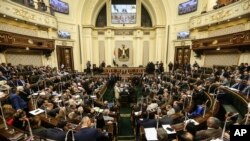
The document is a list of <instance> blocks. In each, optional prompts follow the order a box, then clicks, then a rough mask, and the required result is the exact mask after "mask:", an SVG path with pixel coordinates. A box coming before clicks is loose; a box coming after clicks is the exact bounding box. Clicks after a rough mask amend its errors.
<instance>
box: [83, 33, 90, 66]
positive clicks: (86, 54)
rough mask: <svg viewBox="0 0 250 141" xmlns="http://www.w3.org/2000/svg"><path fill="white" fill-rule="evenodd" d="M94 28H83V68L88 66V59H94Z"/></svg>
mask: <svg viewBox="0 0 250 141" xmlns="http://www.w3.org/2000/svg"><path fill="white" fill-rule="evenodd" d="M91 33H92V29H91V28H83V34H82V35H83V45H82V51H83V56H82V58H83V59H82V60H83V62H82V63H83V68H86V63H87V61H91V63H93V59H92V50H93V49H92V36H91Z"/></svg>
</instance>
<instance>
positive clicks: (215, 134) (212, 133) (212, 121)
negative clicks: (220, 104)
mask: <svg viewBox="0 0 250 141" xmlns="http://www.w3.org/2000/svg"><path fill="white" fill-rule="evenodd" d="M220 125H221V122H220V120H219V119H218V118H216V117H209V119H208V120H207V128H208V129H207V130H200V131H197V132H196V136H195V139H196V140H199V141H200V140H204V141H205V140H206V141H210V140H211V139H216V138H219V137H220V136H221V134H222V129H221V128H220Z"/></svg>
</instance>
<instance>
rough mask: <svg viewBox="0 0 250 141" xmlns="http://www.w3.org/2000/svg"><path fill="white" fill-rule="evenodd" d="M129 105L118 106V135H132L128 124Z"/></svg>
mask: <svg viewBox="0 0 250 141" xmlns="http://www.w3.org/2000/svg"><path fill="white" fill-rule="evenodd" d="M130 113H131V111H130V107H129V105H122V106H121V107H120V117H121V118H120V120H119V134H118V136H133V133H132V127H131V124H130Z"/></svg>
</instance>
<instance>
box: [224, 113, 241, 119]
mask: <svg viewBox="0 0 250 141" xmlns="http://www.w3.org/2000/svg"><path fill="white" fill-rule="evenodd" d="M238 115H239V113H234V114H233V115H231V116H229V117H227V118H226V120H227V119H230V118H231V117H235V116H238Z"/></svg>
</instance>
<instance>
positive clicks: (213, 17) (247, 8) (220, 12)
mask: <svg viewBox="0 0 250 141" xmlns="http://www.w3.org/2000/svg"><path fill="white" fill-rule="evenodd" d="M249 13H250V1H249V0H241V1H237V2H235V3H232V4H230V5H227V6H224V7H221V8H219V9H216V10H212V11H209V12H207V13H204V14H201V15H199V16H194V17H191V18H190V20H189V28H190V29H194V28H199V27H204V26H208V25H212V24H216V23H220V22H223V21H227V20H231V19H234V18H237V17H242V16H244V15H247V14H249Z"/></svg>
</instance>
